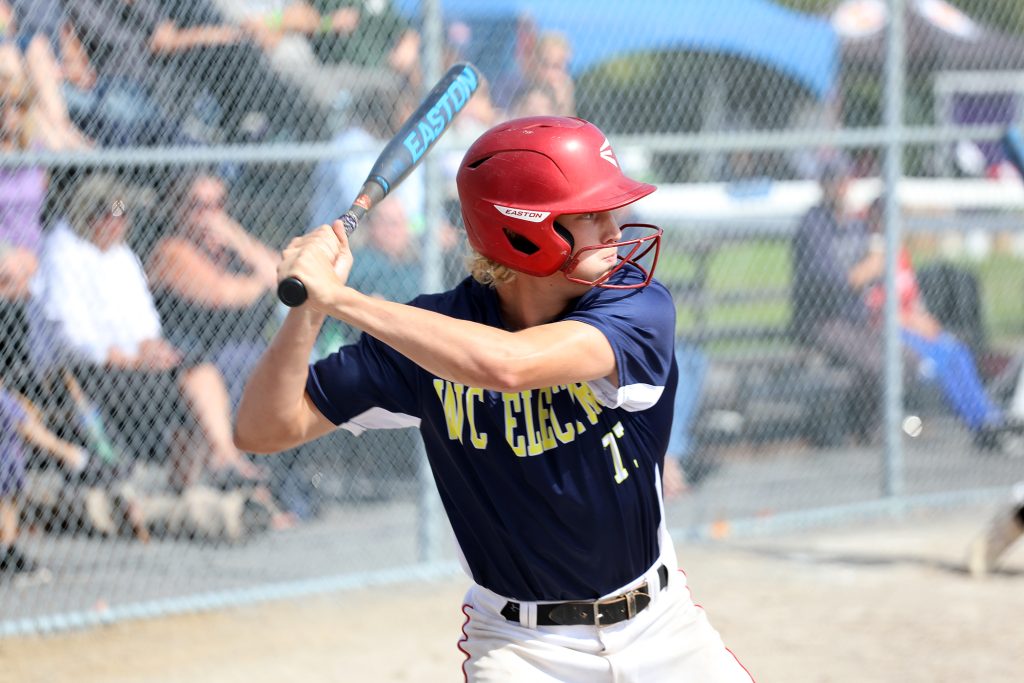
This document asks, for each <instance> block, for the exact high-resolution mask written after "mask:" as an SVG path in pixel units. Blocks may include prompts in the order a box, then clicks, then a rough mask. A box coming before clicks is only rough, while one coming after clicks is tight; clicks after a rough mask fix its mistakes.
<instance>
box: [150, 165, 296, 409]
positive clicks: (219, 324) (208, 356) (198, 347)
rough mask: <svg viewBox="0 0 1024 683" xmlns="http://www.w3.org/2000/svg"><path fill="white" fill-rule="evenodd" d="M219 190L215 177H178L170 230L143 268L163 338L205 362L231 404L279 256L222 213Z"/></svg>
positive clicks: (259, 338) (259, 335)
mask: <svg viewBox="0 0 1024 683" xmlns="http://www.w3.org/2000/svg"><path fill="white" fill-rule="evenodd" d="M227 194H228V190H227V186H226V185H225V184H224V181H223V180H221V179H220V178H218V177H217V176H215V175H212V174H209V173H204V172H197V173H187V174H185V175H183V176H181V177H180V178H179V179H178V180H177V182H176V183H175V185H174V187H173V191H172V193H171V196H170V197H169V198H168V201H167V206H168V209H169V213H170V215H169V216H168V220H167V222H166V226H167V227H168V228H170V229H171V232H170V234H168V235H167V236H165V237H163V238H162V239H161V240H159V241H158V242H157V244H156V245H155V247H154V248H153V251H152V253H151V255H150V257H149V261H148V268H147V271H148V273H149V277H150V282H151V286H152V288H153V293H154V295H155V297H156V301H157V307H158V310H159V311H160V317H161V319H162V320H163V323H164V328H165V330H166V334H167V339H168V340H169V341H170V342H171V343H172V344H173V345H174V346H176V347H177V348H179V349H181V350H182V351H183V352H184V354H185V356H186V358H188V359H189V360H190V361H193V362H204V363H213V364H214V365H215V366H216V367H217V369H218V370H220V373H221V375H223V377H224V378H225V380H226V382H227V384H228V389H229V392H228V393H229V395H230V396H231V399H232V403H233V404H234V403H237V400H238V398H239V397H241V393H242V388H243V385H244V382H245V378H246V377H248V375H249V370H250V369H251V368H252V366H253V364H254V363H255V362H256V360H258V359H259V356H260V354H261V353H262V352H263V349H264V348H265V347H266V342H265V340H264V337H263V333H264V331H265V328H266V325H267V324H268V323H269V321H270V319H271V316H272V313H273V308H274V299H273V297H271V296H269V295H270V293H271V292H273V291H275V289H276V287H277V262H278V260H279V259H280V256H279V254H278V253H277V252H276V251H274V250H273V249H271V248H270V247H268V246H267V245H265V244H263V243H262V242H260V241H259V240H257V239H256V238H255V237H253V236H252V235H251V234H250V233H249V232H248V231H246V229H245V228H244V227H242V226H241V225H240V224H239V223H238V222H237V221H236V220H235V219H234V218H232V217H231V216H230V215H229V214H228V212H227V210H226V208H225V207H226V202H227Z"/></svg>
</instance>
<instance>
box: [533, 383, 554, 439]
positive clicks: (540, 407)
mask: <svg viewBox="0 0 1024 683" xmlns="http://www.w3.org/2000/svg"><path fill="white" fill-rule="evenodd" d="M551 394H552V391H551V388H550V387H547V388H544V389H538V390H537V422H538V423H539V424H538V426H539V427H540V443H541V446H542V447H543V449H544V450H545V451H550V450H551V449H552V448H554V447H555V446H557V445H558V444H557V443H555V429H557V427H554V425H553V424H552V423H553V421H554V419H555V412H554V410H552V408H551Z"/></svg>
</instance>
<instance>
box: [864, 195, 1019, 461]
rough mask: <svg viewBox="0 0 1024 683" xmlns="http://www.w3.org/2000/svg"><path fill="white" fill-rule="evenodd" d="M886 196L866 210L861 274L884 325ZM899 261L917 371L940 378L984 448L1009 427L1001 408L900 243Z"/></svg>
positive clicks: (903, 314)
mask: <svg viewBox="0 0 1024 683" xmlns="http://www.w3.org/2000/svg"><path fill="white" fill-rule="evenodd" d="M884 211H885V198H884V196H883V197H879V198H878V199H877V200H875V201H874V202H873V203H872V204H871V206H870V208H869V209H868V215H867V223H868V232H869V239H870V245H869V247H868V251H869V255H868V256H867V257H865V262H866V263H868V264H870V265H869V266H867V267H866V268H865V269H864V271H863V275H864V277H866V278H867V279H868V281H869V282H870V283H871V284H869V285H868V286H867V287H866V297H867V298H866V301H867V304H868V309H869V312H870V314H871V324H872V326H873V327H875V328H876V329H877V328H880V327H881V325H882V319H883V312H884V311H883V308H884V305H885V286H884V283H882V282H881V279H882V277H883V275H884V268H885V261H884V247H885V234H884V233H885V226H884ZM896 258H897V260H896V295H897V297H898V298H899V320H900V330H901V334H902V341H903V345H904V347H906V348H907V349H909V351H910V355H911V356H912V359H913V361H914V366H915V367H916V368H917V375H918V377H919V378H920V379H922V380H924V381H926V382H937V383H938V385H939V387H940V388H941V390H942V393H943V395H944V396H945V398H946V400H947V401H948V403H949V405H950V406H951V407H952V409H953V411H954V412H955V413H956V415H957V416H958V417H959V418H960V419H961V421H963V423H964V425H965V426H966V427H967V428H968V429H969V430H971V433H972V434H974V435H975V437H976V438H977V440H978V441H979V445H981V446H982V447H985V448H993V447H995V446H997V445H998V444H997V443H996V442H997V441H999V439H1000V435H1001V434H1002V432H1003V431H1004V429H1005V428H1007V427H1010V426H1012V425H1009V424H1008V423H1007V419H1006V417H1005V415H1004V414H1003V411H1002V410H1001V409H1000V408H999V407H998V406H997V405H996V404H995V403H993V401H992V400H991V399H990V398H989V396H988V394H987V393H986V391H985V387H984V385H983V384H982V381H981V378H980V377H979V376H978V370H977V366H976V365H975V362H974V358H973V356H972V355H971V351H970V349H969V348H968V347H967V345H966V344H964V343H963V342H962V341H960V340H959V339H957V338H956V337H955V336H954V335H953V334H951V333H950V332H948V331H947V330H945V329H943V326H942V323H940V322H939V321H938V320H937V319H936V318H935V316H933V315H932V314H931V313H929V312H928V310H927V309H926V308H925V306H924V302H923V300H922V298H921V292H920V289H919V288H918V284H917V278H916V276H915V274H914V267H913V264H912V263H911V261H910V253H909V252H908V251H907V249H906V248H905V247H901V249H900V251H899V253H898V254H897V257H896Z"/></svg>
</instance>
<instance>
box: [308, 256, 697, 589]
mask: <svg viewBox="0 0 1024 683" xmlns="http://www.w3.org/2000/svg"><path fill="white" fill-rule="evenodd" d="M639 277H640V275H639V274H638V271H636V270H635V269H633V268H631V267H629V268H624V269H623V270H621V271H619V272H618V273H616V274H615V275H614V276H613V278H612V282H623V281H627V280H634V279H637V278H639ZM411 303H412V305H414V306H418V307H420V308H424V309H428V310H432V311H437V312H439V313H443V314H445V315H448V316H452V317H454V318H461V319H464V320H471V321H474V322H478V323H482V324H484V325H490V326H492V327H498V328H503V324H502V321H501V319H500V315H499V306H498V297H497V293H496V292H495V291H494V290H493V289H491V288H489V287H485V286H482V285H480V284H478V283H476V282H474V281H473V280H472V279H471V278H467V279H466V280H464V281H463V282H462V283H461V284H460V285H458V286H457V287H456V288H455V289H453V290H450V291H448V292H444V293H441V294H433V295H425V296H420V297H418V298H417V299H415V300H414V301H413V302H411ZM563 319H565V320H579V321H582V322H584V323H587V324H590V325H593V326H594V327H596V328H598V329H599V330H601V332H602V333H604V335H605V337H606V338H607V339H608V341H609V343H610V344H611V347H612V349H613V350H614V352H615V359H616V363H617V366H618V377H619V386H618V387H617V388H616V387H614V386H612V384H611V383H610V382H608V381H607V380H605V379H601V380H597V381H592V382H588V383H581V384H573V385H561V386H554V387H546V388H542V389H535V390H532V391H523V392H519V393H501V392H497V391H489V390H484V389H480V388H476V387H468V386H464V385H461V384H457V383H455V382H451V381H448V380H445V379H442V378H439V377H435V376H434V375H432V374H431V373H429V372H427V371H426V370H424V369H422V368H420V367H419V366H418V365H416V364H415V363H413V362H412V361H410V360H409V359H408V358H406V357H404V356H402V355H401V354H399V353H398V352H397V351H395V350H394V349H392V348H390V347H389V346H387V345H386V344H383V343H382V342H380V341H378V340H376V339H374V338H372V337H370V336H369V335H366V334H364V335H363V336H362V337H361V338H360V340H359V342H358V343H356V344H354V345H351V346H346V347H343V348H342V349H341V350H340V351H338V352H337V353H334V354H331V355H330V356H328V357H327V358H324V359H322V360H320V361H318V362H317V363H315V364H314V365H312V366H311V367H310V373H309V379H308V381H307V384H306V391H307V392H308V393H309V395H310V397H311V398H312V400H313V402H314V403H315V404H316V406H317V408H318V409H319V410H320V412H321V413H323V415H324V416H325V417H327V418H328V419H329V420H331V421H332V422H334V423H335V424H338V425H342V426H345V427H347V428H349V429H351V430H353V431H356V432H359V431H360V430H362V429H366V428H373V427H389V426H390V427H398V426H408V425H411V424H418V425H419V427H420V431H421V433H422V434H423V439H424V443H425V445H426V451H427V456H428V458H429V460H430V465H431V468H432V470H433V474H434V479H435V481H436V483H437V487H438V490H439V491H440V495H441V500H442V501H443V504H444V507H445V510H446V511H447V513H448V517H449V519H450V520H451V524H452V528H453V530H454V532H455V537H456V539H457V541H458V544H459V547H460V550H461V552H462V555H463V557H464V558H465V563H466V565H467V568H468V570H469V572H470V574H471V576H472V578H473V580H474V581H476V582H477V583H479V584H480V585H482V586H484V587H485V588H488V589H490V590H492V591H494V592H495V593H498V594H500V595H504V596H506V597H509V598H516V599H519V600H528V601H533V600H576V599H594V598H598V597H600V596H602V595H605V594H607V593H609V592H611V591H612V590H614V589H616V588H618V587H619V586H622V585H624V584H626V583H628V582H630V581H632V580H633V579H635V578H636V577H637V576H639V575H641V574H642V573H643V572H644V571H646V570H647V569H648V568H649V567H651V565H653V564H654V562H655V561H656V559H657V558H658V556H659V554H660V550H661V548H660V546H659V525H660V524H661V522H662V512H661V501H660V498H659V495H658V488H657V486H656V482H657V476H658V474H657V473H658V472H660V470H661V468H662V465H663V459H664V454H665V450H666V448H667V446H668V438H669V432H670V429H671V423H672V405H673V399H674V395H675V388H676V376H677V370H676V367H675V356H674V353H673V343H674V342H673V336H674V330H675V308H674V306H673V304H672V298H671V295H670V294H669V293H668V291H667V290H666V289H665V288H664V287H663V286H662V285H661V284H659V283H658V282H656V281H655V282H652V283H651V284H650V285H649V286H647V287H644V288H642V289H634V290H611V289H600V288H594V289H591V290H590V291H588V292H587V293H586V294H585V295H583V296H582V297H581V298H580V299H579V301H578V302H577V304H576V306H575V308H574V309H573V310H572V311H571V312H569V313H568V314H566V315H565V316H564V318H563Z"/></svg>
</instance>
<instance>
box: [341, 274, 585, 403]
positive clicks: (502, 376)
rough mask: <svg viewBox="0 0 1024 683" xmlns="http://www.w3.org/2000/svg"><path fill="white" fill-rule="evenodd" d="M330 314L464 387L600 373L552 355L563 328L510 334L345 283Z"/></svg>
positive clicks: (502, 387) (525, 385) (518, 385)
mask: <svg viewBox="0 0 1024 683" xmlns="http://www.w3.org/2000/svg"><path fill="white" fill-rule="evenodd" d="M330 313H331V315H332V316H334V317H337V318H338V319H341V321H344V322H345V323H348V324H349V325H352V326H353V327H355V328H358V329H359V330H362V331H364V332H366V333H367V334H369V335H371V336H372V337H375V338H377V339H379V340H380V341H382V342H384V343H385V344H387V345H388V346H390V347H392V348H394V349H395V350H396V351H398V352H399V353H401V354H402V355H404V356H406V357H408V358H410V359H411V360H413V361H414V362H415V364H417V365H418V366H420V367H421V368H423V369H424V370H427V371H428V372H430V373H432V374H434V375H435V376H437V377H442V378H444V379H446V380H452V381H454V382H458V383H460V384H465V385H467V386H473V387H480V388H482V389H493V390H495V391H510V392H516V391H522V390H525V389H532V388H537V387H540V386H551V385H553V384H564V383H568V382H574V381H585V380H587V379H593V377H600V376H603V375H604V372H598V373H596V374H593V375H592V376H587V374H588V373H589V372H590V371H591V370H592V369H591V368H590V366H588V364H586V362H581V364H580V368H582V370H580V371H579V372H578V371H577V369H575V368H568V367H567V365H568V364H565V362H562V361H561V360H559V359H557V358H555V357H554V356H555V351H554V350H553V346H554V343H553V342H552V340H551V339H550V338H549V337H550V336H551V335H556V336H557V334H558V333H559V332H560V333H565V332H566V331H565V330H562V329H561V328H559V329H558V331H553V330H551V331H549V330H548V328H551V327H553V326H538V327H535V328H531V329H529V330H526V331H523V332H518V333H513V332H508V331H506V330H500V329H498V328H494V327H490V326H487V325H481V324H479V323H473V322H470V321H463V319H459V318H455V317H451V316H449V315H443V314H440V313H436V312H434V311H431V310H425V309H422V308H418V307H416V306H410V305H407V304H400V303H394V302H392V301H386V300H383V299H378V298H376V297H371V296H367V295H365V294H361V293H359V292H357V291H355V290H352V289H350V288H344V289H343V290H341V291H340V292H339V295H338V297H337V298H336V299H335V302H334V306H333V309H332V310H331V311H330ZM570 334H571V333H570ZM546 335H547V336H546ZM569 344H570V345H571V342H569Z"/></svg>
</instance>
